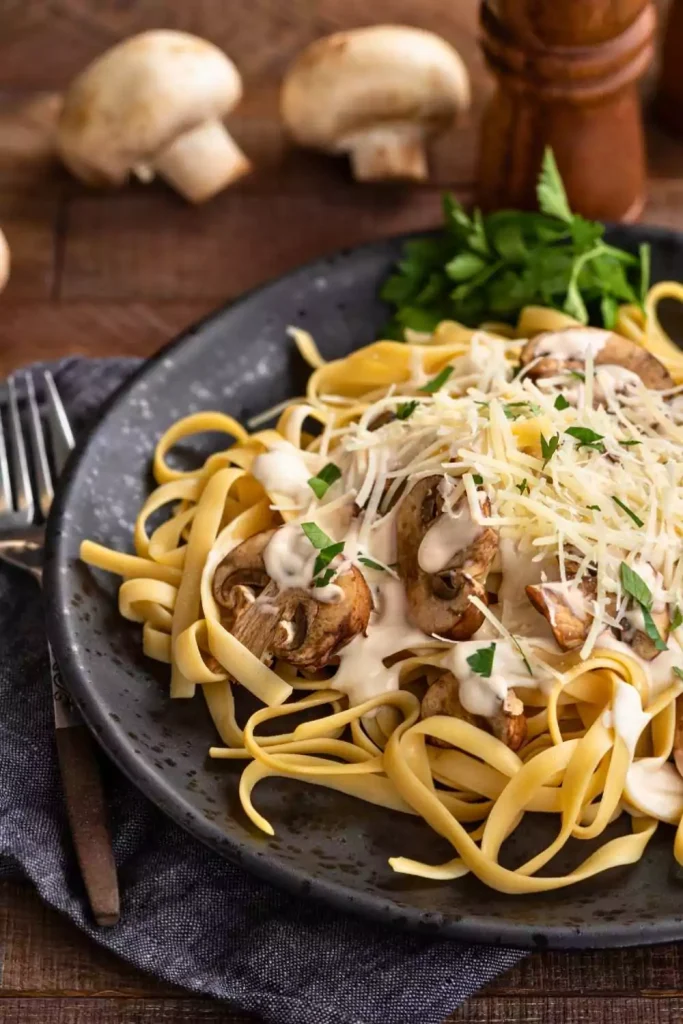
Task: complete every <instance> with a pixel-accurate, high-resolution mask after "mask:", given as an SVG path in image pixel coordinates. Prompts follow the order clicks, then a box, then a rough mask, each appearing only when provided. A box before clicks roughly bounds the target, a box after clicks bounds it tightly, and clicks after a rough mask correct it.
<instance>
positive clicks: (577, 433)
mask: <svg viewBox="0 0 683 1024" xmlns="http://www.w3.org/2000/svg"><path fill="white" fill-rule="evenodd" d="M565 434H569V436H570V437H573V438H574V439H575V440H576V441H578V442H579V443H578V447H579V448H594V449H595V451H596V452H600V454H604V451H605V446H604V444H603V443H602V441H603V438H604V436H605V435H604V434H596V432H595V431H594V430H591V429H590V427H569V428H568V429H567V430H565Z"/></svg>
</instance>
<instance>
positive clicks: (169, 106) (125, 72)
mask: <svg viewBox="0 0 683 1024" xmlns="http://www.w3.org/2000/svg"><path fill="white" fill-rule="evenodd" d="M241 96H242V81H241V78H240V75H239V72H238V71H237V68H236V67H235V65H234V64H233V62H232V61H231V60H230V58H229V57H227V56H226V55H225V54H224V53H223V51H222V50H219V49H218V47H217V46H214V45H213V43H208V42H206V40H204V39H198V38H197V37H196V36H192V35H188V34H187V33H186V32H173V31H166V30H161V31H154V32H143V33H142V34H141V35H138V36H133V37H132V38H130V39H127V40H125V41H124V42H122V43H119V44H118V45H117V46H114V47H113V48H112V49H111V50H108V51H107V52H106V53H104V54H103V55H102V56H101V57H98V58H97V60H95V61H93V63H92V64H90V65H89V66H88V67H87V68H85V70H84V71H82V72H81V74H80V75H78V76H77V77H76V78H75V79H74V81H73V82H72V83H71V85H70V87H69V89H68V90H67V93H66V96H65V98H64V106H63V109H62V113H61V117H60V119H59V126H58V145H59V150H60V153H61V156H62V159H63V160H64V163H65V164H66V165H67V167H68V168H69V170H71V171H72V172H73V174H75V175H76V177H78V178H80V179H81V180H82V181H84V182H86V184H88V185H100V186H102V185H110V186H117V185H123V184H124V183H125V182H126V180H127V179H128V177H129V175H130V174H131V173H133V174H136V175H137V176H138V177H139V178H140V179H141V180H142V181H150V180H151V179H152V178H153V177H154V176H155V174H159V175H161V177H162V178H165V180H166V181H167V182H168V183H169V184H170V185H172V186H173V188H175V189H176V190H177V191H178V192H180V193H181V195H183V196H185V198H186V199H189V200H190V201H191V202H194V203H201V202H204V201H205V200H206V199H210V198H211V197H212V196H214V195H216V193H217V192H220V191H221V189H223V188H225V187H226V185H229V184H230V183H231V182H233V181H235V179H236V178H239V177H241V176H242V175H243V174H246V173H247V172H248V171H249V170H250V163H249V161H248V160H247V158H246V156H245V155H244V153H243V152H242V151H241V149H240V148H239V147H238V146H237V145H236V143H235V142H234V140H233V139H232V138H231V136H230V134H229V133H228V131H227V130H226V128H225V126H224V124H223V118H224V117H225V116H226V115H227V114H228V113H229V112H230V111H231V110H232V109H233V107H235V106H236V105H237V103H238V102H239V100H240V98H241Z"/></svg>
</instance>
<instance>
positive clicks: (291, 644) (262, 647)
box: [213, 530, 372, 671]
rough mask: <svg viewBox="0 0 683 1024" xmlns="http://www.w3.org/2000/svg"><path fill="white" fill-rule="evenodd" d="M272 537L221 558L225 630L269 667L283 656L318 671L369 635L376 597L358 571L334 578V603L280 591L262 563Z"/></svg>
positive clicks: (218, 586) (217, 591)
mask: <svg viewBox="0 0 683 1024" xmlns="http://www.w3.org/2000/svg"><path fill="white" fill-rule="evenodd" d="M274 533H275V530H264V531H263V532H262V533H259V534H256V535H255V536H254V537H250V538H249V539H248V540H246V541H243V542H242V544H240V545H239V546H238V547H236V548H235V549H234V550H233V551H231V552H230V553H229V554H228V555H227V556H226V558H224V559H223V561H222V562H221V563H220V565H219V566H218V568H217V569H216V573H215V575H214V580H213V594H214V598H215V599H216V602H217V604H218V605H219V606H220V608H221V614H222V621H223V624H224V625H225V627H226V629H229V630H230V632H231V633H232V634H233V636H234V637H236V639H238V640H239V641H240V643H243V644H244V646H245V647H248V648H249V650H250V651H251V652H252V654H255V655H256V657H257V658H260V659H261V660H263V661H264V662H266V663H269V662H270V661H272V660H273V658H280V659H282V660H283V661H286V662H289V664H291V665H297V666H299V667H301V668H306V669H310V670H313V671H315V670H318V669H321V668H323V667H324V666H325V665H327V664H329V662H330V661H331V659H332V658H333V657H334V656H335V655H336V653H337V652H338V651H339V649H340V648H341V647H343V646H344V644H346V643H348V642H349V640H351V639H353V637H354V636H356V635H358V634H359V633H364V632H365V630H366V629H367V625H368V621H369V618H370V612H371V610H372V596H371V594H370V590H369V589H368V585H367V583H366V582H365V579H364V578H363V575H362V573H360V572H359V571H358V569H356V568H355V567H352V568H351V570H350V571H349V572H347V573H344V574H343V575H342V576H339V577H337V579H336V580H335V585H336V586H338V587H339V589H340V590H341V595H342V596H341V598H340V600H338V601H336V602H334V603H332V602H322V601H318V600H317V599H316V597H315V594H314V592H312V591H310V590H303V589H301V588H294V589H291V590H279V588H278V587H277V586H276V584H275V583H273V582H272V581H271V580H270V578H269V577H268V574H267V573H266V571H265V567H264V562H263V553H264V551H265V548H266V546H267V544H268V543H269V541H270V540H271V539H272V537H273V534H274ZM245 592H246V593H248V594H250V596H249V597H247V596H246V595H245ZM257 593H258V596H256V595H257ZM223 611H225V616H224V617H223Z"/></svg>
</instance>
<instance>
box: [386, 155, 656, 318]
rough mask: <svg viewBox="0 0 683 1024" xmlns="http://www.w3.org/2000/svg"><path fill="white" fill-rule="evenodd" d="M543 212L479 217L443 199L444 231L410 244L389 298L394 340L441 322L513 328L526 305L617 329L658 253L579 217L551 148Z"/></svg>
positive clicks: (640, 294) (541, 194)
mask: <svg viewBox="0 0 683 1024" xmlns="http://www.w3.org/2000/svg"><path fill="white" fill-rule="evenodd" d="M537 196H538V206H539V212H537V213H532V212H522V211H520V210H499V211H497V212H495V213H491V214H488V215H487V216H484V215H483V214H482V213H481V211H480V210H476V209H475V210H474V211H473V213H472V214H471V215H470V214H468V213H467V212H466V211H465V210H464V208H463V207H462V206H461V205H460V203H458V202H457V200H456V199H455V198H454V197H453V196H452V195H446V196H444V202H443V206H444V221H445V230H444V232H443V234H442V235H441V236H439V237H438V238H420V239H415V240H413V241H410V242H407V243H406V245H405V246H404V249H403V258H402V259H401V261H400V262H399V263H398V265H397V267H396V269H395V272H394V273H393V274H392V275H391V277H389V279H388V280H387V281H386V282H385V284H384V286H383V288H382V291H381V296H382V298H383V299H384V301H385V302H387V303H389V305H390V306H392V307H393V310H394V315H393V320H392V323H391V325H390V328H389V331H390V334H391V335H392V336H394V337H398V338H402V337H403V330H404V328H406V327H411V328H413V329H414V330H418V331H431V330H433V329H434V327H435V326H436V325H437V324H438V323H439V322H440V321H441V320H448V319H450V320H459V321H461V322H462V323H464V324H469V325H470V326H473V327H474V326H476V325H477V324H480V323H482V321H485V320H504V321H510V322H514V321H515V320H516V318H517V316H518V314H519V312H520V310H521V309H522V308H523V307H524V306H528V305H539V306H550V307H552V308H554V309H560V310H563V311H564V312H565V313H568V314H569V315H570V316H573V317H575V318H576V319H577V320H579V321H580V322H581V323H584V324H587V323H588V322H589V321H590V322H594V323H598V324H604V325H605V327H612V326H613V325H614V321H615V317H616V313H617V308H618V306H619V304H620V303H624V302H627V303H641V304H642V301H643V299H644V296H645V293H646V291H647V288H648V285H649V276H650V251H649V247H648V246H647V245H642V246H641V247H640V252H639V255H638V256H634V255H633V254H631V253H628V252H625V251H624V250H622V249H618V248H616V247H615V246H613V245H608V244H607V243H606V242H605V240H604V237H603V236H604V231H605V229H604V226H603V225H602V224H599V223H596V222H595V221H589V220H586V218H585V217H582V216H581V215H580V214H576V213H572V211H571V209H570V207H569V202H568V200H567V194H566V192H565V190H564V185H563V184H562V179H561V178H560V174H559V171H558V169H557V164H556V163H555V158H554V156H553V153H552V150H550V149H546V151H545V154H544V157H543V165H542V169H541V173H540V176H539V181H538V188H537Z"/></svg>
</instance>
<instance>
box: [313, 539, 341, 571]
mask: <svg viewBox="0 0 683 1024" xmlns="http://www.w3.org/2000/svg"><path fill="white" fill-rule="evenodd" d="M343 550H344V541H343V540H340V541H339V543H338V544H330V545H329V547H326V548H323V549H322V550H321V551H320V552H319V553H318V557H317V558H316V560H315V563H314V565H313V575H314V576H317V575H318V573H321V572H322V571H323V569H324V568H325V567H326V566H328V565H329V564H330V562H331V561H332V559H333V558H336V557H337V555H341V553H342V551H343Z"/></svg>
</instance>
